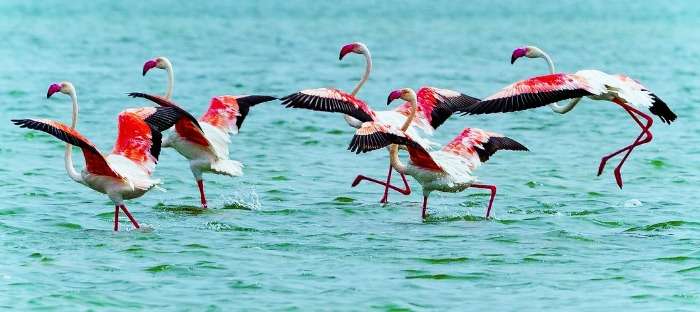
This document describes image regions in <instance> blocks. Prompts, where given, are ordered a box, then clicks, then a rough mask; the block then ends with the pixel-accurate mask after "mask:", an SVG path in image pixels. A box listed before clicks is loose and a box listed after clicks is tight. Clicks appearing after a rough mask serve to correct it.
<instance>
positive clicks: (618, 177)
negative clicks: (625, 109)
mask: <svg viewBox="0 0 700 312" xmlns="http://www.w3.org/2000/svg"><path fill="white" fill-rule="evenodd" d="M629 108H631V109H632V111H633V112H635V113H637V114H638V115H640V116H641V117H642V118H644V119H646V121H647V124H646V127H643V131H645V132H646V134H647V136H646V137H645V138H644V139H642V140H641V141H639V142H637V143H636V144H635V145H634V146H633V147H631V148H630V149H629V150H627V153H626V154H625V156H623V157H622V160H620V163H619V164H618V165H617V167H615V171H614V173H615V182H617V186H619V187H620V188H622V172H621V171H622V165H623V164H624V163H625V161H626V160H627V157H629V156H630V154H631V153H632V150H633V149H634V148H635V147H637V146H639V145H642V144H647V143H649V142H651V139H652V138H653V136H652V134H651V132H650V131H649V128H651V125H652V124H653V123H654V120H653V119H652V118H651V117H649V115H647V114H644V113H642V112H640V111H638V110H636V109H634V108H632V107H629ZM640 136H641V135H640Z"/></svg>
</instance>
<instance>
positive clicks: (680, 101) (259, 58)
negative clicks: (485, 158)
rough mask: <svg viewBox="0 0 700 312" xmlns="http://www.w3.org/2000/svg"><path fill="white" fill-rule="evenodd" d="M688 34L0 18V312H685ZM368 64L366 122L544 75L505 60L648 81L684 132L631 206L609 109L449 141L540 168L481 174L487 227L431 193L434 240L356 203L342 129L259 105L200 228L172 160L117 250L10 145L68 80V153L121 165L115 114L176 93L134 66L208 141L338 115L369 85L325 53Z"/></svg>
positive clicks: (314, 5)
mask: <svg viewBox="0 0 700 312" xmlns="http://www.w3.org/2000/svg"><path fill="white" fill-rule="evenodd" d="M699 29H700V5H699V4H698V2H696V1H673V2H660V1H634V2H633V1H620V2H610V1H586V2H578V1H556V2H554V1H550V2H537V3H534V2H526V1H503V2H500V1H498V2H495V1H470V2H464V3H461V2H453V1H431V2H421V1H408V2H402V3H399V2H384V1H342V2H335V1H333V2H330V1H329V2H321V1H289V2H273V1H245V2H244V1H238V2H223V1H221V2H218V1H217V2H204V1H195V2H178V3H174V2H172V3H171V2H170V1H156V2H151V1H148V2H147V1H75V2H74V1H70V2H67V1H41V2H39V1H36V2H29V1H14V0H11V1H2V2H1V3H0V37H1V38H3V40H2V43H0V116H2V121H1V122H0V131H2V133H3V135H2V138H1V139H0V143H1V144H0V177H2V179H0V185H1V186H2V192H0V246H2V247H1V248H2V249H1V250H0V307H1V308H3V309H14V310H30V309H36V310H94V311H102V310H110V311H116V310H125V311H126V310H129V311H133V310H156V309H157V310H178V311H185V310H192V311H202V310H207V311H229V310H235V309H240V310H291V311H294V310H301V311H308V310H358V311H365V310H375V311H404V310H406V311H409V310H413V311H424V310H425V311H427V310H443V311H444V310H475V311H476V310H498V311H523V310H529V311H538V310H550V311H591V310H594V309H605V310H612V309H613V308H616V309H623V310H633V309H634V310H645V311H649V310H656V311H661V310H663V311H670V310H675V311H684V310H685V311H696V310H697V309H698V304H699V303H700V248H699V247H698V246H700V210H698V209H697V208H698V204H697V203H698V202H699V201H700V195H699V194H698V184H699V183H700V178H698V172H699V171H698V169H699V167H700V164H699V162H698V154H699V153H700V140H699V139H698V137H699V135H700V118H698V117H697V116H698V115H697V113H698V109H697V107H698V106H699V105H700V91H699V90H700V89H699V87H700V79H699V77H698V74H697V72H698V69H699V68H700V31H698V30H699ZM356 40H357V41H363V42H365V43H366V44H367V45H368V46H369V48H370V49H371V50H372V54H373V57H374V72H373V74H372V76H371V78H370V80H369V82H368V83H367V84H366V86H365V87H364V88H363V90H362V91H361V93H360V96H361V97H362V98H364V99H366V100H367V102H368V103H370V105H371V106H373V107H374V108H376V109H385V105H384V103H385V101H386V100H385V99H386V96H387V94H388V92H389V91H391V90H392V89H396V88H401V87H414V88H418V87H420V86H422V85H432V86H437V87H442V88H449V89H454V90H459V91H461V92H463V93H466V94H470V95H473V96H477V97H485V96H488V95H489V94H491V93H493V92H494V91H496V90H497V89H499V88H501V87H503V86H505V85H506V84H508V83H510V82H513V81H515V80H518V79H522V78H525V77H528V76H531V75H535V74H540V73H544V72H546V70H547V67H546V65H545V63H544V62H543V61H542V60H540V59H536V60H530V59H521V60H519V61H518V62H517V63H516V64H515V65H510V62H509V60H510V53H511V51H512V50H513V49H514V48H516V47H518V46H521V45H524V44H535V45H538V46H540V47H541V48H543V49H544V50H545V51H548V52H549V53H550V54H551V55H552V57H553V58H554V59H555V61H556V62H557V65H558V68H559V69H560V70H562V71H576V70H579V69H584V68H595V69H601V70H604V71H607V72H611V73H617V72H621V73H626V74H628V75H630V76H632V77H634V78H636V79H638V80H640V81H642V82H643V83H644V84H645V85H647V86H648V87H649V88H650V89H652V90H653V91H654V92H655V93H656V94H657V95H659V96H660V97H661V98H663V99H664V100H665V101H666V102H667V103H669V105H670V107H671V108H672V109H673V110H674V111H675V112H676V113H677V114H678V115H679V118H678V120H677V122H676V123H674V124H673V125H671V126H668V125H665V124H662V123H661V122H660V121H659V120H658V119H657V118H655V124H654V127H653V128H652V129H653V133H654V141H652V142H651V144H647V145H644V146H642V147H640V148H638V149H636V150H635V151H634V153H633V154H632V156H631V158H630V160H629V161H628V162H627V163H626V165H625V167H624V170H623V177H624V178H625V186H624V189H623V190H620V189H618V188H617V186H616V185H615V181H614V178H613V175H612V169H613V168H614V165H615V164H616V161H612V162H611V163H610V165H609V167H608V168H607V170H606V171H605V173H604V174H603V175H602V176H601V177H597V176H596V175H595V174H596V169H597V166H598V161H599V159H600V157H601V156H603V155H604V154H606V153H608V152H610V151H613V150H615V149H617V148H619V147H621V146H623V145H627V144H629V143H630V142H632V140H634V138H635V137H636V135H637V134H638V131H639V130H638V127H637V126H636V125H635V124H634V123H633V121H632V120H631V119H630V118H629V117H628V115H627V114H625V113H624V112H623V111H622V110H621V109H620V108H619V107H616V106H615V105H612V104H610V103H607V102H594V101H590V100H584V101H583V102H582V103H581V104H580V105H579V106H578V107H577V108H576V109H575V110H574V111H572V112H571V113H569V114H567V115H563V116H562V115H558V114H554V113H552V112H551V111H550V110H549V109H548V108H541V109H536V110H531V111H526V112H520V113H512V114H498V115H487V116H477V117H473V116H453V117H452V118H451V119H450V120H448V121H447V122H446V123H445V125H444V126H443V127H442V128H440V129H439V131H437V132H436V134H435V136H434V137H433V140H434V141H437V142H443V143H445V142H448V141H449V140H450V139H451V138H452V137H454V136H455V135H456V134H457V133H458V132H459V131H460V130H461V129H462V128H464V127H467V126H469V127H479V128H483V129H488V130H491V131H495V132H500V133H503V134H505V135H507V136H509V137H512V138H514V139H516V140H518V141H520V142H522V143H523V144H525V145H526V146H528V147H529V148H530V150H531V152H529V153H516V152H499V153H497V154H496V155H494V156H493V157H492V158H491V160H490V161H489V162H488V163H487V164H485V165H484V166H483V167H481V168H480V169H479V170H478V172H476V174H477V176H478V177H479V178H480V179H481V181H483V182H484V183H492V184H496V185H497V186H498V195H497V197H496V201H495V203H494V212H495V217H494V218H493V219H492V220H485V219H483V214H484V209H485V207H486V205H487V203H488V192H485V191H484V190H478V189H477V190H471V189H470V190H467V191H465V192H462V193H459V194H439V193H434V194H433V196H431V200H430V211H431V217H430V218H429V219H428V220H426V221H425V222H424V221H422V220H421V219H420V204H421V199H422V198H421V194H420V189H419V185H418V184H417V183H415V181H413V180H411V185H412V186H413V188H414V192H413V194H411V195H410V196H401V195H399V194H397V193H391V195H390V201H391V203H390V204H388V205H386V206H382V205H380V204H379V203H378V201H379V198H380V197H381V191H382V190H381V188H380V187H378V186H376V185H372V184H362V185H361V186H359V187H357V188H351V187H350V183H351V181H352V180H353V178H354V177H355V175H356V174H358V173H363V174H367V175H370V176H375V177H383V176H384V175H385V174H386V166H387V156H386V152H384V151H377V152H374V153H370V154H365V155H360V156H357V155H355V154H352V153H349V152H347V151H346V150H345V149H346V147H347V144H348V143H349V141H350V138H351V136H352V133H353V131H352V129H351V128H349V127H348V126H347V125H346V123H345V122H344V121H343V119H342V117H341V116H340V115H336V114H327V113H319V112H310V111H303V110H292V109H285V108H283V107H282V106H281V105H280V104H279V102H276V101H275V102H270V103H266V104H262V105H260V106H256V107H254V108H253V109H252V111H251V113H250V115H249V116H248V118H247V119H246V122H245V124H244V126H243V129H242V131H241V133H240V135H238V136H236V137H234V138H233V142H232V144H231V150H232V152H231V154H232V158H233V159H237V160H240V161H242V162H243V163H244V164H245V166H246V167H245V176H243V177H240V178H229V177H225V176H215V175H206V176H205V181H206V186H207V192H208V196H209V199H210V208H211V209H209V210H207V211H204V212H202V211H200V210H198V208H197V206H198V202H199V198H198V193H197V189H196V185H195V183H194V181H193V179H192V176H191V173H190V171H189V168H188V165H187V162H186V161H185V160H184V158H182V157H181V156H180V155H179V154H177V153H176V152H175V151H173V150H170V149H166V150H164V151H163V153H162V154H161V158H160V163H159V165H158V168H157V171H156V174H155V175H156V176H157V177H159V178H161V179H162V180H163V181H164V185H163V187H164V188H165V189H166V190H167V191H166V192H159V191H156V190H154V191H151V192H149V193H148V194H146V195H145V196H143V197H141V198H138V199H136V200H131V201H128V202H127V205H128V206H129V207H130V210H131V211H132V213H134V215H135V217H136V218H137V219H138V220H139V221H140V222H141V223H142V224H143V225H144V226H145V227H146V228H147V229H148V230H146V231H132V230H130V229H131V226H130V224H128V222H127V220H126V218H125V217H122V218H121V220H122V226H121V227H122V229H123V231H121V232H118V233H114V232H112V231H111V227H112V223H111V222H112V212H113V208H112V204H111V202H110V201H109V200H108V199H107V198H106V196H104V195H102V194H98V193H96V192H93V191H92V190H90V189H88V188H86V187H84V186H81V185H78V184H76V183H74V182H73V181H70V179H69V178H68V177H67V175H66V173H65V170H64V168H63V149H64V147H63V144H62V143H60V142H59V141H57V140H55V139H54V138H52V137H49V136H48V135H45V134H43V133H39V132H35V131H28V130H26V129H20V128H17V127H15V126H13V125H12V124H11V123H10V122H9V119H11V118H30V117H41V118H52V119H58V120H62V121H63V122H66V123H68V122H69V120H70V100H69V99H68V98H67V97H66V96H63V95H57V96H54V97H52V98H51V99H49V100H47V99H46V98H45V94H46V89H47V88H48V86H49V84H51V83H53V82H58V81H61V80H70V81H72V82H73V83H74V84H75V85H76V88H77V90H78V95H79V100H80V105H81V115H80V119H79V124H78V129H79V130H80V131H81V132H82V133H83V134H85V135H86V136H87V137H89V138H90V139H91V140H92V141H93V142H94V143H95V144H96V145H97V146H98V147H99V148H100V149H101V150H103V151H109V150H110V149H111V146H112V144H113V140H114V138H115V136H116V126H115V125H116V115H117V114H118V112H119V111H121V110H123V109H125V108H128V107H138V106H144V105H150V104H149V103H146V102H145V101H142V100H137V99H131V98H128V97H126V95H125V94H126V93H127V92H132V91H145V92H151V93H160V94H162V93H163V92H164V89H165V81H166V79H165V73H164V72H163V71H158V70H156V71H152V72H150V73H149V74H148V75H147V76H146V77H142V76H141V67H142V64H143V63H144V62H145V61H146V60H148V59H151V58H153V57H155V56H159V55H163V56H167V57H169V58H170V60H171V61H172V62H173V65H174V68H175V80H176V83H175V91H174V99H175V100H176V101H177V102H178V103H180V104H181V105H182V106H184V107H186V108H187V109H188V110H190V111H191V112H192V113H193V114H195V115H199V114H201V113H202V112H203V111H204V110H205V109H206V107H207V105H208V100H209V98H210V97H211V96H214V95H222V94H268V95H276V96H283V95H286V94H289V93H292V92H295V91H296V90H300V89H306V88H315V87H326V86H335V87H338V88H342V89H345V90H351V89H352V87H353V86H354V84H355V83H356V81H357V80H358V79H359V77H360V75H361V73H362V71H363V67H364V60H363V58H362V57H361V56H358V55H349V56H347V57H346V59H344V60H343V61H342V62H340V61H338V51H339V49H340V47H341V46H342V45H343V44H346V43H349V42H352V41H356ZM76 151H77V149H76ZM77 164H78V165H79V166H82V156H80V154H79V155H78V156H77ZM397 182H398V181H397ZM76 308H77V309H76Z"/></svg>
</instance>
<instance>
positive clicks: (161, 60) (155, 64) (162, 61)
mask: <svg viewBox="0 0 700 312" xmlns="http://www.w3.org/2000/svg"><path fill="white" fill-rule="evenodd" d="M168 64H170V61H169V60H168V59H167V58H165V57H164V56H159V57H156V58H154V59H152V60H148V61H146V63H143V72H142V75H143V76H146V73H147V72H148V71H149V70H151V68H159V69H166V68H167V67H168Z"/></svg>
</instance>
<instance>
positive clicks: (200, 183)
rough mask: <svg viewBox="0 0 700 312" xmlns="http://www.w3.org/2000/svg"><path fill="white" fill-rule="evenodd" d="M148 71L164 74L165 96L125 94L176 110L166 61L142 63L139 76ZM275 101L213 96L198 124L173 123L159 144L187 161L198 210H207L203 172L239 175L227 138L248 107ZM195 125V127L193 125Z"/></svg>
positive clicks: (170, 68)
mask: <svg viewBox="0 0 700 312" xmlns="http://www.w3.org/2000/svg"><path fill="white" fill-rule="evenodd" d="M152 68H158V69H163V70H165V72H166V73H167V74H168V85H167V89H166V92H165V97H159V96H153V95H148V94H144V93H131V94H129V95H130V96H133V97H143V98H146V99H148V100H151V101H153V102H155V103H156V104H158V105H161V106H163V107H179V106H178V105H177V104H175V103H173V102H171V101H170V99H171V97H172V93H173V84H174V80H175V79H174V74H173V66H172V63H171V62H170V60H168V58H166V57H163V56H160V57H157V58H155V59H152V60H149V61H147V62H146V63H144V64H143V72H142V73H143V75H144V76H145V75H146V73H147V72H148V71H149V70H150V69H152ZM276 99H277V98H276V97H272V96H266V95H221V96H215V97H213V98H212V99H211V101H210V102H209V109H207V111H206V112H205V113H204V114H203V115H202V117H200V118H199V122H197V121H196V120H192V119H189V118H181V119H180V120H178V122H177V123H176V124H175V131H174V132H173V133H171V134H170V135H169V136H168V137H167V138H166V139H165V140H164V141H163V147H172V148H173V149H175V150H176V151H177V152H178V153H180V155H182V156H184V157H185V158H186V159H187V160H189V162H190V170H191V171H192V175H193V176H194V178H195V180H196V182H197V187H198V188H199V197H200V202H201V204H202V208H204V209H206V208H207V198H206V196H205V194H204V179H203V173H204V172H210V173H214V174H221V175H227V176H231V177H237V176H241V175H243V164H241V162H239V161H236V160H231V159H229V147H228V146H229V143H231V138H230V136H231V135H232V134H238V131H239V130H240V128H241V126H242V125H243V121H244V120H245V118H246V116H248V112H249V111H250V108H251V107H252V106H255V105H257V104H260V103H264V102H268V101H272V100H276ZM197 124H198V125H199V126H196V125H197ZM200 126H201V127H200Z"/></svg>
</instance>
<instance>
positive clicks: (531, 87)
mask: <svg viewBox="0 0 700 312" xmlns="http://www.w3.org/2000/svg"><path fill="white" fill-rule="evenodd" d="M584 96H585V97H588V98H590V99H592V100H605V101H610V102H613V103H615V104H617V105H619V106H621V107H622V108H623V109H624V110H625V111H626V112H627V113H628V114H629V115H630V116H631V117H632V119H633V120H634V121H635V122H636V123H637V125H639V127H640V128H641V129H642V132H641V133H640V134H639V136H638V137H637V138H636V139H635V140H634V142H632V144H630V145H627V146H625V147H623V148H621V149H619V150H617V151H614V152H612V153H611V154H609V155H606V156H603V158H602V159H601V161H600V165H599V166H598V175H601V174H602V173H603V169H604V168H605V165H606V163H607V161H608V160H609V159H610V158H612V157H614V156H616V155H619V154H621V153H623V152H626V153H625V155H624V156H623V157H622V160H621V161H620V163H619V164H618V165H617V167H615V171H614V175H615V182H616V183H617V185H618V187H620V188H622V185H623V182H622V174H621V168H622V165H623V164H624V163H625V161H626V160H627V158H628V157H629V155H630V153H631V152H632V150H633V149H634V148H635V147H637V146H639V145H642V144H646V143H649V142H650V141H651V139H652V134H651V132H650V131H649V128H651V126H652V124H653V119H652V118H651V117H650V116H649V115H647V114H645V113H642V112H641V111H640V110H639V108H642V107H645V108H648V109H649V111H650V112H651V113H652V114H654V115H657V116H658V117H659V118H660V119H661V121H662V122H665V123H668V124H671V122H673V121H674V120H676V118H677V116H676V114H675V113H673V112H672V111H671V109H670V108H669V107H668V105H666V103H665V102H664V101H662V100H661V99H660V98H659V97H657V96H656V95H655V94H654V93H652V92H650V91H649V89H647V88H646V87H645V86H643V85H641V84H640V83H639V82H637V81H636V80H634V79H632V78H630V77H627V76H625V75H619V74H618V75H611V74H607V73H604V72H601V71H598V70H581V71H578V72H576V73H574V74H567V73H557V74H549V75H544V76H537V77H533V78H529V79H525V80H521V81H518V82H515V83H513V84H511V85H509V86H507V87H505V88H503V89H502V90H500V91H499V92H497V93H495V94H493V95H491V96H489V97H487V98H486V99H484V100H483V101H481V102H479V103H477V104H474V105H472V106H470V107H468V108H467V109H466V110H464V111H463V112H464V114H488V113H498V112H514V111H520V110H525V109H530V108H535V107H540V106H544V105H548V104H551V103H555V102H558V101H561V100H566V99H574V103H573V105H576V103H577V102H578V100H577V99H578V98H581V97H584ZM573 105H572V104H571V103H570V104H569V105H567V106H565V107H564V110H566V109H568V110H570V109H571V108H573ZM569 106H570V107H569ZM639 117H641V118H643V119H644V120H645V121H646V123H642V121H641V120H640V119H639Z"/></svg>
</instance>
